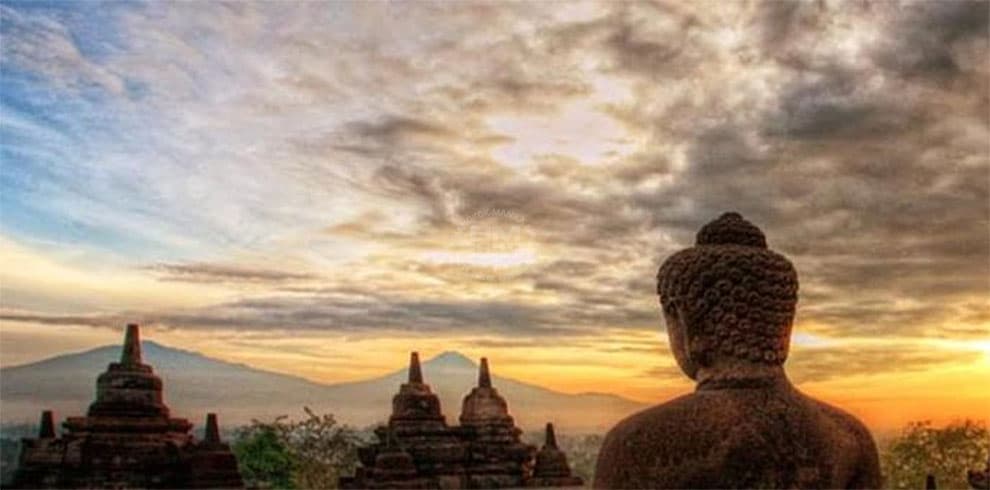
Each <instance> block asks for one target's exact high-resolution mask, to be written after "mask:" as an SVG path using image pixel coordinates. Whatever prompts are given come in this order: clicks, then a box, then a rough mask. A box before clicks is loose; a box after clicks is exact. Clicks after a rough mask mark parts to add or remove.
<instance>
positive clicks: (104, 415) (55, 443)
mask: <svg viewBox="0 0 990 490" xmlns="http://www.w3.org/2000/svg"><path fill="white" fill-rule="evenodd" d="M62 426H63V428H64V429H65V431H64V432H63V434H62V435H61V437H58V436H56V434H55V424H54V416H53V415H52V413H51V412H50V411H45V412H43V413H42V419H41V429H40V431H39V434H38V438H36V439H24V440H23V442H22V450H21V455H20V461H19V464H18V469H17V472H16V473H15V475H14V480H13V486H14V487H22V488H239V487H243V486H244V485H243V482H242V480H241V476H240V473H239V472H238V469H237V460H236V459H235V458H234V455H233V453H232V452H231V451H230V448H229V447H228V446H227V445H226V444H224V443H222V442H221V441H220V436H219V428H218V425H217V419H216V415H215V414H210V415H209V416H208V417H207V430H206V438H205V439H204V440H203V441H196V439H195V438H194V437H193V435H192V434H191V433H190V430H191V429H192V426H193V425H192V424H191V423H190V422H189V421H188V420H186V419H183V418H174V417H171V416H170V412H169V408H168V406H166V405H165V403H164V401H163V397H162V380H161V378H159V377H158V376H157V375H155V373H154V371H153V370H152V368H151V366H149V365H147V364H145V363H144V362H143V360H142V358H141V341H140V331H139V328H138V326H137V325H136V324H130V325H127V331H126V334H125V336H124V346H123V349H122V352H121V355H120V362H114V363H111V364H110V365H109V366H108V367H107V370H106V372H104V373H103V374H101V375H100V376H99V378H98V379H97V383H96V401H94V402H93V403H92V404H91V405H90V407H89V411H88V413H87V415H86V416H85V417H69V418H68V419H66V421H65V422H64V423H63V424H62Z"/></svg>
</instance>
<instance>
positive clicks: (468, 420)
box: [340, 352, 580, 489]
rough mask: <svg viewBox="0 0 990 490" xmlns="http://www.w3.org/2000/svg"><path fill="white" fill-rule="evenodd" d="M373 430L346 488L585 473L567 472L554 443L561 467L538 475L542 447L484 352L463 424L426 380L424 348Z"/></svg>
mask: <svg viewBox="0 0 990 490" xmlns="http://www.w3.org/2000/svg"><path fill="white" fill-rule="evenodd" d="M375 434H376V435H377V436H378V442H376V443H373V444H371V445H368V446H365V447H362V448H359V449H358V459H359V460H360V463H361V465H360V466H359V467H358V469H357V472H356V474H355V476H353V477H344V478H341V479H340V486H341V487H342V488H375V489H378V488H409V489H417V488H520V487H526V486H572V485H575V484H576V485H580V479H579V478H578V479H574V478H569V479H568V478H566V477H565V478H561V476H562V475H563V473H562V472H561V471H560V470H559V468H560V466H559V462H561V461H562V462H563V465H564V467H565V468H566V465H567V460H566V458H565V457H563V453H561V452H560V451H559V450H556V446H555V444H554V449H555V450H556V451H557V453H559V457H556V458H555V459H554V458H551V459H553V460H554V461H556V462H557V464H556V465H554V464H548V465H547V466H548V468H549V467H551V466H552V467H553V468H556V472H550V473H546V474H545V475H544V476H541V477H540V478H536V479H534V476H535V475H534V473H533V463H534V455H535V454H536V448H535V447H534V446H532V445H529V444H525V443H523V442H522V440H521V438H520V436H521V434H522V431H521V430H520V429H519V428H518V427H516V425H515V420H514V419H513V417H512V416H511V415H510V414H509V408H508V403H507V402H506V401H505V398H503V397H502V395H500V394H499V392H498V390H496V389H495V387H494V386H493V385H492V378H491V373H490V371H489V367H488V359H486V358H482V359H481V365H480V367H479V371H478V383H477V386H476V387H474V388H473V389H472V390H471V392H470V393H468V395H467V396H465V397H464V401H463V403H462V406H461V415H460V425H458V426H449V425H447V422H446V418H445V417H444V415H443V412H442V410H441V407H440V400H439V398H437V395H436V394H434V393H433V391H432V390H431V388H430V385H428V384H426V383H425V382H424V381H423V371H422V368H421V366H420V363H419V354H418V353H416V352H413V353H412V355H411V356H410V361H409V379H408V381H407V382H406V383H403V384H402V386H401V387H400V388H399V393H398V394H396V395H395V397H394V398H393V399H392V415H391V416H390V417H389V421H388V425H387V426H383V427H379V428H378V429H376V431H375ZM537 461H538V460H537ZM538 464H539V463H537V465H538ZM551 473H553V474H552V475H551ZM566 476H567V477H570V469H569V468H567V469H566ZM575 482H577V483H575Z"/></svg>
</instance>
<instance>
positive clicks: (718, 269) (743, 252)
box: [657, 213, 798, 379]
mask: <svg viewBox="0 0 990 490" xmlns="http://www.w3.org/2000/svg"><path fill="white" fill-rule="evenodd" d="M797 290H798V280H797V272H796V271H795V270H794V266H793V265H791V262H790V261H789V260H787V259H786V258H785V257H784V256H782V255H780V254H778V253H776V252H773V251H771V250H769V249H768V248H767V242H766V238H765V237H764V236H763V232H762V231H760V229H759V228H757V227H756V226H754V225H753V224H752V223H750V222H748V221H746V220H745V219H743V217H742V216H740V215H739V214H738V213H725V214H723V215H722V216H720V217H719V218H718V219H716V220H715V221H712V222H711V223H708V224H707V225H705V226H704V227H702V228H701V230H700V231H699V232H698V235H697V239H696V241H695V246H694V247H691V248H689V249H686V250H681V251H680V252H677V253H676V254H674V255H672V256H670V257H669V258H668V259H667V260H666V261H665V262H664V263H663V265H662V266H660V271H659V272H658V273H657V294H659V295H660V304H661V305H662V307H663V315H664V320H665V321H666V324H667V334H668V335H669V336H670V345H671V349H672V350H673V352H674V357H675V358H676V359H677V364H678V365H679V366H680V367H681V369H682V370H683V371H684V372H685V373H686V374H687V375H688V376H689V377H691V378H692V379H694V378H695V376H696V374H697V372H698V369H699V368H701V367H708V366H712V365H714V364H715V363H716V362H717V361H718V360H729V359H734V360H739V361H746V362H752V363H760V364H771V365H779V364H783V362H784V360H786V359H787V351H788V347H789V345H790V337H791V325H792V322H793V320H794V309H795V306H796V304H797Z"/></svg>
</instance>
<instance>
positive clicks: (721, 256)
mask: <svg viewBox="0 0 990 490" xmlns="http://www.w3.org/2000/svg"><path fill="white" fill-rule="evenodd" d="M797 291H798V280H797V273H796V271H795V270H794V267H793V266H792V265H791V263H790V261H788V260H787V259H786V258H785V257H783V256H782V255H780V254H777V253H775V252H773V251H771V250H769V249H768V248H767V244H766V238H765V237H764V235H763V232H762V231H760V229H759V228H757V227H756V226H754V225H753V224H751V223H750V222H748V221H746V220H745V219H743V218H742V216H740V215H739V214H737V213H725V214H723V215H722V216H720V217H719V218H718V219H716V220H715V221H713V222H711V223H708V224H707V225H705V226H704V227H703V228H702V229H701V231H699V232H698V234H697V237H696V244H695V246H694V247H691V248H689V249H687V250H682V251H680V252H677V253H675V254H674V255H672V256H671V257H670V258H668V259H667V260H666V261H665V262H664V263H663V265H662V266H661V267H660V271H659V273H658V274H657V293H658V294H659V296H660V303H661V307H662V308H661V309H662V312H663V317H664V319H665V323H666V325H667V334H668V337H669V339H670V347H671V350H672V352H673V355H674V359H675V361H676V362H677V364H678V366H679V367H680V368H681V370H682V371H684V373H685V374H687V376H688V377H690V378H691V379H693V380H695V381H696V382H697V388H696V390H695V392H694V393H692V394H688V395H685V396H681V397H679V398H676V399H674V400H671V401H669V402H667V403H663V404H661V405H658V406H656V407H653V408H651V409H648V410H645V411H643V412H640V413H638V414H635V415H633V416H631V417H629V418H627V419H626V420H624V421H622V422H620V423H619V424H618V425H616V426H615V427H614V428H613V429H612V430H611V431H610V432H609V434H608V435H607V436H606V439H605V442H604V444H603V447H602V450H601V453H600V454H599V458H598V464H597V469H596V476H595V486H596V487H599V488H877V487H879V485H880V483H881V482H880V471H879V463H878V457H877V450H876V446H875V444H874V442H873V439H872V437H871V436H870V433H869V432H868V431H867V429H866V428H865V427H864V426H863V424H862V423H860V422H859V421H858V420H857V419H856V418H855V417H853V416H851V415H849V414H848V413H846V412H844V411H842V410H840V409H838V408H835V407H832V406H830V405H827V404H825V403H822V402H820V401H817V400H814V399H812V398H810V397H808V396H806V395H804V394H802V393H801V392H800V391H798V390H797V389H796V388H795V387H794V386H792V385H791V383H790V382H789V381H788V379H787V376H786V374H785V372H784V369H783V364H784V361H785V360H786V359H787V355H788V347H789V344H790V334H791V326H792V322H793V318H794V311H795V307H796V303H797Z"/></svg>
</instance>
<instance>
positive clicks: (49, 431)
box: [38, 410, 55, 439]
mask: <svg viewBox="0 0 990 490" xmlns="http://www.w3.org/2000/svg"><path fill="white" fill-rule="evenodd" d="M54 438H55V417H54V416H52V411H51V410H45V411H43V412H41V429H40V430H38V439H54Z"/></svg>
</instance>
